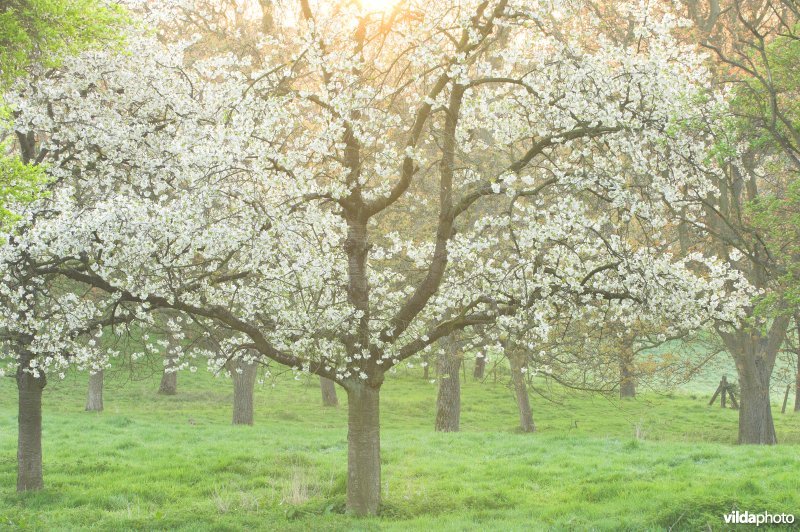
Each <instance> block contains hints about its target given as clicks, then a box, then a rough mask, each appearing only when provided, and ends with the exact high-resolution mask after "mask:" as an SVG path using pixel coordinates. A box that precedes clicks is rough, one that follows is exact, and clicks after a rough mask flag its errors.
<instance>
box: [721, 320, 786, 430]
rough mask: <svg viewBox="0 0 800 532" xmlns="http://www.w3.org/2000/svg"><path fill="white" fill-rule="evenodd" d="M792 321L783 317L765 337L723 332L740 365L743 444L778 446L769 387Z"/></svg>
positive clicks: (748, 333)
mask: <svg viewBox="0 0 800 532" xmlns="http://www.w3.org/2000/svg"><path fill="white" fill-rule="evenodd" d="M788 326H789V318H788V317H786V316H780V317H778V318H776V319H775V320H774V321H773V322H772V324H771V325H770V328H769V331H768V332H767V333H766V334H762V333H761V332H759V331H757V330H744V329H742V330H738V331H735V332H723V331H720V336H721V337H722V339H723V340H724V341H725V346H726V347H727V348H728V351H729V352H730V353H731V355H732V356H733V359H734V360H735V361H736V371H737V373H738V375H739V388H740V393H741V398H740V399H741V400H740V402H739V443H740V444H755V445H775V444H776V443H778V438H777V436H776V434H775V424H774V421H773V419H772V408H771V406H770V396H769V385H770V379H771V378H772V370H773V368H774V367H775V359H776V357H777V355H778V351H779V350H780V347H781V344H782V343H783V341H784V339H785V338H786V331H787V329H788Z"/></svg>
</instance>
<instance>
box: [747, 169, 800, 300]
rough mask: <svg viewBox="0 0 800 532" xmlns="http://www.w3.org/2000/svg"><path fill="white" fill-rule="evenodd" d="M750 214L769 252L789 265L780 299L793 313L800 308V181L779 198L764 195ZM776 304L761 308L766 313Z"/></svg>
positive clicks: (782, 283)
mask: <svg viewBox="0 0 800 532" xmlns="http://www.w3.org/2000/svg"><path fill="white" fill-rule="evenodd" d="M748 212H749V214H750V216H751V218H752V221H753V225H754V226H755V227H757V228H758V229H759V231H760V232H761V233H762V234H764V235H766V237H767V238H766V241H767V243H768V245H769V249H770V252H771V253H772V254H773V255H774V256H775V257H776V258H778V259H779V260H781V262H783V263H784V264H786V271H785V272H784V274H783V276H782V278H781V285H782V286H783V287H784V290H783V293H782V294H781V299H782V300H783V301H784V302H787V303H788V304H789V305H788V306H789V307H792V308H791V309H790V311H793V310H794V309H795V308H797V307H798V305H800V177H798V178H795V179H794V180H793V181H791V182H790V183H789V184H788V186H787V188H786V190H785V191H784V192H783V193H782V194H781V195H780V196H778V195H777V194H769V195H764V196H763V197H761V198H759V200H758V201H756V202H753V203H751V204H750V205H749V206H748ZM777 303H778V301H777V297H776V296H773V297H766V298H764V300H763V301H762V302H761V306H762V307H763V309H764V311H766V309H769V308H774V307H775V305H776V304H777Z"/></svg>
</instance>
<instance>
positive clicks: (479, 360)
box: [472, 353, 486, 380]
mask: <svg viewBox="0 0 800 532" xmlns="http://www.w3.org/2000/svg"><path fill="white" fill-rule="evenodd" d="M485 372H486V353H478V354H477V355H476V356H475V368H474V369H473V370H472V377H473V378H474V379H476V380H482V379H483V375H484V373H485Z"/></svg>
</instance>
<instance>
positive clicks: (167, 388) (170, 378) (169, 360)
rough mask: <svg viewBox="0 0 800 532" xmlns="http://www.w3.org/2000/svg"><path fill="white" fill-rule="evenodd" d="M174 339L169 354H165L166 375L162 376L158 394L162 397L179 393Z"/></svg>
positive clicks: (168, 349) (168, 350)
mask: <svg viewBox="0 0 800 532" xmlns="http://www.w3.org/2000/svg"><path fill="white" fill-rule="evenodd" d="M173 344H174V339H173V338H172V337H171V336H170V339H169V344H168V345H167V352H166V353H165V354H164V360H165V361H166V362H165V364H164V373H163V374H162V375H161V384H160V385H159V387H158V393H159V394H161V395H176V394H177V393H178V372H177V371H176V369H175V368H176V367H177V366H178V357H177V356H176V355H175V352H174V351H173Z"/></svg>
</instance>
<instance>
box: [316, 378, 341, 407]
mask: <svg viewBox="0 0 800 532" xmlns="http://www.w3.org/2000/svg"><path fill="white" fill-rule="evenodd" d="M319 387H320V390H321V391H322V406H339V398H338V397H336V383H335V382H333V381H332V380H330V379H326V378H325V377H322V376H320V378H319Z"/></svg>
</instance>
